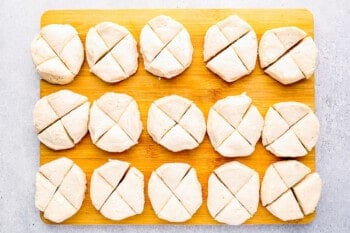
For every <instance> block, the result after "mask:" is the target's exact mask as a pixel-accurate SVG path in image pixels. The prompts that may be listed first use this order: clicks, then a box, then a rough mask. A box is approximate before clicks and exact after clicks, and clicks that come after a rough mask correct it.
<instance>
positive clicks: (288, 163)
mask: <svg viewBox="0 0 350 233" xmlns="http://www.w3.org/2000/svg"><path fill="white" fill-rule="evenodd" d="M273 166H274V168H275V169H276V171H277V173H278V174H279V175H280V176H281V178H282V179H283V181H284V183H285V184H286V185H287V187H288V188H290V187H292V186H294V185H295V184H296V183H298V182H299V181H300V180H301V179H303V178H304V177H305V176H306V175H307V174H309V173H310V172H311V170H310V168H308V167H307V166H305V165H304V164H302V163H300V162H298V161H296V160H285V161H279V162H276V163H274V164H273Z"/></svg>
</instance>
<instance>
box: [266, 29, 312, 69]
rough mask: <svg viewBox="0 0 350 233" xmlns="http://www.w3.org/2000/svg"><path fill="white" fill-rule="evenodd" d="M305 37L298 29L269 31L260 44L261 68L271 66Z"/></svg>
mask: <svg viewBox="0 0 350 233" xmlns="http://www.w3.org/2000/svg"><path fill="white" fill-rule="evenodd" d="M305 37H306V33H305V32H304V31H303V30H301V29H299V28H297V27H281V28H275V29H271V30H267V31H266V32H264V34H263V35H262V37H261V40H260V43H259V59H260V66H261V67H262V68H265V67H267V66H269V65H270V64H271V63H273V62H275V61H276V60H277V59H278V58H279V57H281V56H282V55H283V54H284V53H285V52H287V50H288V49H290V48H292V47H293V46H294V45H296V44H297V43H298V42H299V41H301V40H302V39H303V38H305Z"/></svg>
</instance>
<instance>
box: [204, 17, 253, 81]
mask: <svg viewBox="0 0 350 233" xmlns="http://www.w3.org/2000/svg"><path fill="white" fill-rule="evenodd" d="M257 50H258V40H257V38H256V34H255V32H254V30H253V28H252V27H251V26H250V25H249V24H248V23H247V22H245V21H244V20H242V19H241V18H239V17H238V16H237V15H231V16H229V17H227V18H226V19H224V20H221V21H219V22H218V23H217V24H215V25H213V26H211V27H210V28H209V29H208V31H207V33H206V35H205V39H204V62H206V63H207V65H206V66H207V68H208V69H210V70H211V71H212V72H214V73H215V74H217V75H218V76H220V77H221V78H222V79H223V80H225V81H226V82H233V81H236V80H237V79H239V78H241V77H243V76H246V75H248V74H250V73H251V72H252V71H253V70H254V68H255V64H256V58H257Z"/></svg>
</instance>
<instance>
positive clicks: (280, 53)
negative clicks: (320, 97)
mask: <svg viewBox="0 0 350 233" xmlns="http://www.w3.org/2000/svg"><path fill="white" fill-rule="evenodd" d="M317 53H318V52H317V47H316V45H315V42H314V41H313V39H312V38H311V37H310V36H307V34H306V32H304V31H303V30H301V29H300V28H297V27H281V28H275V29H271V30H267V31H266V32H265V33H264V34H263V35H262V37H261V40H260V43H259V59H260V66H261V68H263V69H264V71H265V73H267V74H268V75H270V76H271V77H272V78H274V79H275V80H277V81H279V82H280V83H282V84H285V85H287V84H292V83H295V82H298V81H300V80H302V79H309V78H310V77H311V76H312V75H313V73H314V72H315V68H316V61H317Z"/></svg>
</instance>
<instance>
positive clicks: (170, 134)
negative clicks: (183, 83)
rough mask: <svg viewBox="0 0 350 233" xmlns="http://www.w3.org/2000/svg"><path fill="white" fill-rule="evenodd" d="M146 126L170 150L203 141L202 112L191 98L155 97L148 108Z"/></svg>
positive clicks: (192, 147)
mask: <svg viewBox="0 0 350 233" xmlns="http://www.w3.org/2000/svg"><path fill="white" fill-rule="evenodd" d="M147 130H148V133H149V134H150V135H151V137H152V138H153V140H154V141H155V142H157V143H159V144H160V145H162V146H164V147H165V148H167V149H168V150H170V151H173V152H178V151H182V150H191V149H194V148H196V147H198V146H199V144H200V143H201V142H202V141H203V138H204V135H205V131H206V126H205V120H204V116H203V113H202V112H201V110H200V109H199V108H198V107H197V106H196V105H195V104H194V103H193V102H192V101H190V100H188V99H186V98H184V97H181V96H178V95H170V96H165V97H163V98H160V99H158V100H156V101H154V102H153V103H152V105H151V107H150V109H149V111H148V119H147Z"/></svg>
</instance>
